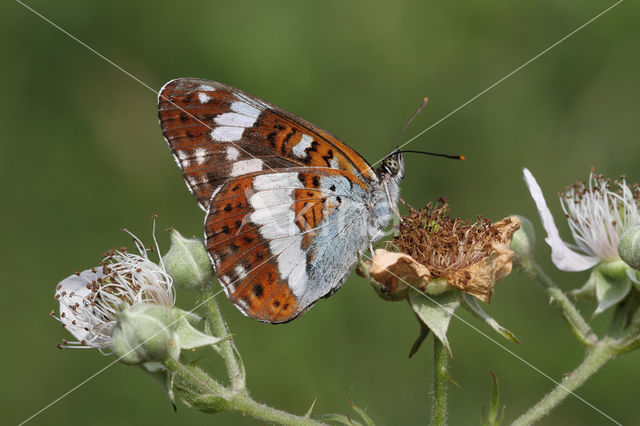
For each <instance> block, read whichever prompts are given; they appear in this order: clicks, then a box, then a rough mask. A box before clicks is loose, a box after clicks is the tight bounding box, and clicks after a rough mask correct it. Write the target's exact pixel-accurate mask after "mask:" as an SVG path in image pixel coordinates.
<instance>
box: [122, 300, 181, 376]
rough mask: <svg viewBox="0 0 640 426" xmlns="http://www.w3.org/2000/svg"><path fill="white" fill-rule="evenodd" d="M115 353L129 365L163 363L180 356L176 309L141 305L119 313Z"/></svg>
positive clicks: (147, 304) (146, 304)
mask: <svg viewBox="0 0 640 426" xmlns="http://www.w3.org/2000/svg"><path fill="white" fill-rule="evenodd" d="M116 318H117V322H116V324H115V326H114V327H113V330H112V332H111V339H112V342H111V350H112V351H113V354H114V355H115V356H116V357H118V358H119V359H120V361H122V362H123V363H125V364H142V363H145V362H150V361H163V360H165V359H167V358H169V357H171V358H177V357H178V355H180V345H179V342H178V339H177V338H176V328H177V319H178V315H177V313H176V311H175V310H174V309H172V308H168V307H166V306H161V305H153V304H150V303H139V304H136V305H133V306H132V307H130V308H125V309H123V310H121V311H119V312H118V313H117V314H116Z"/></svg>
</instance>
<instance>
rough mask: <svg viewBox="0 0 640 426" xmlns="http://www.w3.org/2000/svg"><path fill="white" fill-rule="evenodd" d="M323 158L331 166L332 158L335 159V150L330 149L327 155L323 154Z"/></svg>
mask: <svg viewBox="0 0 640 426" xmlns="http://www.w3.org/2000/svg"><path fill="white" fill-rule="evenodd" d="M322 159H323V160H324V161H325V163H327V167H331V160H333V150H332V149H330V150H329V151H328V152H327V155H323V156H322Z"/></svg>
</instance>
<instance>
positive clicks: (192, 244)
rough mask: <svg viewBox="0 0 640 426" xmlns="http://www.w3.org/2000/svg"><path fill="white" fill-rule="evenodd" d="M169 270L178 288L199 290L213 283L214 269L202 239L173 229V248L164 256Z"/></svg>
mask: <svg viewBox="0 0 640 426" xmlns="http://www.w3.org/2000/svg"><path fill="white" fill-rule="evenodd" d="M163 259H164V263H165V266H166V268H167V272H168V273H169V275H171V277H172V278H173V283H174V285H175V286H176V287H178V288H183V289H186V290H199V289H201V288H202V287H203V286H206V285H209V284H210V283H211V279H212V275H213V269H212V266H211V261H210V260H209V256H208V254H207V250H206V249H205V247H204V244H203V243H202V241H201V240H198V239H195V238H184V237H183V236H182V235H181V234H180V233H179V232H178V231H176V230H175V229H174V230H173V231H171V248H170V249H169V252H168V253H167V254H166V255H165V256H164V257H163Z"/></svg>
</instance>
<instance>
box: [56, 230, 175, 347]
mask: <svg viewBox="0 0 640 426" xmlns="http://www.w3.org/2000/svg"><path fill="white" fill-rule="evenodd" d="M132 236H133V235H132ZM133 237H134V241H135V243H136V246H137V248H138V251H139V253H140V255H137V254H131V253H127V252H126V250H125V249H121V250H115V249H114V250H111V251H109V252H107V253H106V254H105V258H104V259H103V260H102V262H100V266H98V267H95V268H92V269H89V270H86V271H83V272H81V273H76V274H74V275H71V276H70V277H67V278H65V279H64V280H62V281H61V282H60V283H59V284H58V286H57V287H56V295H55V298H56V300H58V301H59V302H60V315H59V317H57V319H58V320H59V321H60V322H61V323H62V325H63V327H64V328H66V329H67V330H68V331H69V332H70V333H71V334H72V335H73V336H74V337H75V338H76V339H78V340H77V341H76V342H67V341H65V342H64V343H63V345H60V346H61V347H93V348H99V349H100V350H101V351H104V350H105V349H107V348H108V347H109V346H110V344H111V330H112V328H113V325H114V324H115V322H116V313H117V312H118V310H120V309H122V308H124V307H125V306H129V307H131V306H133V305H136V304H139V303H152V304H155V305H163V306H167V307H173V305H174V303H175V291H174V288H173V280H172V278H171V276H170V275H169V274H168V273H167V272H166V271H165V268H164V266H163V265H162V259H160V263H161V265H162V266H161V265H157V264H155V263H154V262H152V261H151V260H149V258H148V257H147V252H146V249H145V248H144V246H143V245H142V243H141V242H140V240H138V239H137V238H136V237H135V236H133Z"/></svg>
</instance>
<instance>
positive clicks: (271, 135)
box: [267, 132, 278, 148]
mask: <svg viewBox="0 0 640 426" xmlns="http://www.w3.org/2000/svg"><path fill="white" fill-rule="evenodd" d="M277 134H278V132H271V133H269V134H268V135H267V141H269V143H270V144H271V147H272V148H275V147H276V135H277Z"/></svg>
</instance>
